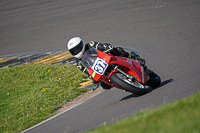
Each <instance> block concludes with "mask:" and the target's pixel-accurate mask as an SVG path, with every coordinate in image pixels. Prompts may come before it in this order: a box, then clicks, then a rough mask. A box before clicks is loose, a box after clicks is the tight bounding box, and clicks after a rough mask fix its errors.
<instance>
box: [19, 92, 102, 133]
mask: <svg viewBox="0 0 200 133" xmlns="http://www.w3.org/2000/svg"><path fill="white" fill-rule="evenodd" d="M102 91H103V90H101V91H99V92H97V93H96V94H94V95H93V96H91V97H89V98H87V99H86V100H84V101H82V102H80V103H78V104H76V105H74V106H73V107H71V108H69V109H67V110H65V111H63V112H61V113H59V114H56V115H54V116H52V117H50V118H48V119H46V120H44V121H42V122H40V123H38V124H36V125H34V126H32V127H30V128H28V129H26V130H24V131H22V132H21V133H25V132H27V131H29V130H31V129H33V128H35V127H37V126H40V125H42V124H44V123H45V122H48V121H50V120H52V119H54V118H56V117H57V116H59V115H62V114H64V113H65V112H67V111H69V110H71V109H73V108H75V107H77V106H79V105H81V104H83V103H85V102H87V101H88V100H90V99H92V98H93V97H95V96H97V95H98V94H100V93H101V92H102Z"/></svg>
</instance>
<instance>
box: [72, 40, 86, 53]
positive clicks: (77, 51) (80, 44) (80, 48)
mask: <svg viewBox="0 0 200 133" xmlns="http://www.w3.org/2000/svg"><path fill="white" fill-rule="evenodd" d="M82 49H83V41H81V42H80V43H79V44H78V45H76V46H75V47H73V48H72V49H70V50H69V52H70V53H71V54H72V55H77V54H78V53H80V52H81V51H82Z"/></svg>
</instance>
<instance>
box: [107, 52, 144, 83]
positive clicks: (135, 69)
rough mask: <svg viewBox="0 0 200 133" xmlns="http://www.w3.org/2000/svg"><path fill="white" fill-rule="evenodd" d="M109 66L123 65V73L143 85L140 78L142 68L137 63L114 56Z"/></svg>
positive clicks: (142, 79)
mask: <svg viewBox="0 0 200 133" xmlns="http://www.w3.org/2000/svg"><path fill="white" fill-rule="evenodd" d="M110 64H116V65H122V64H123V66H124V67H123V71H124V72H126V73H129V74H131V75H133V76H134V77H135V78H137V79H138V81H139V82H141V83H143V81H144V78H143V77H142V73H143V72H142V68H141V66H140V64H139V63H138V62H137V61H135V60H133V59H129V58H125V57H120V56H115V57H113V58H112V59H111V61H110Z"/></svg>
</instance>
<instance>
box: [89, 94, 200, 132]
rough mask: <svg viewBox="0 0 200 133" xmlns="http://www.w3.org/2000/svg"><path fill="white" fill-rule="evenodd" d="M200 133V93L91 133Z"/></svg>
mask: <svg viewBox="0 0 200 133" xmlns="http://www.w3.org/2000/svg"><path fill="white" fill-rule="evenodd" d="M111 132H112V133H133V132H135V133H200V92H199V93H197V94H194V95H192V96H190V97H188V98H184V99H182V100H179V101H176V102H173V103H170V104H167V105H165V106H162V107H159V108H157V109H152V110H149V111H144V112H142V113H138V114H136V115H133V116H131V117H129V118H126V119H124V120H122V121H120V122H116V123H114V124H111V125H105V126H104V127H101V128H97V129H95V130H93V131H90V132H89V133H111Z"/></svg>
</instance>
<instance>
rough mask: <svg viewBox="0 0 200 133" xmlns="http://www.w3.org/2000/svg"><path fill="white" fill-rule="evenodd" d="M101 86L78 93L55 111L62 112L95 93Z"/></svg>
mask: <svg viewBox="0 0 200 133" xmlns="http://www.w3.org/2000/svg"><path fill="white" fill-rule="evenodd" d="M102 89H103V88H102V87H99V88H97V89H96V90H95V91H93V90H90V91H88V92H86V93H84V94H82V95H79V96H78V97H76V98H74V99H72V100H70V101H69V102H67V103H65V104H63V105H62V106H61V107H60V108H59V109H58V110H57V111H56V113H60V112H63V111H64V110H67V109H69V108H71V107H73V106H75V105H76V104H78V103H80V102H82V101H84V100H86V99H87V98H89V97H91V96H93V95H94V94H96V93H97V92H99V91H101V90H102Z"/></svg>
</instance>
